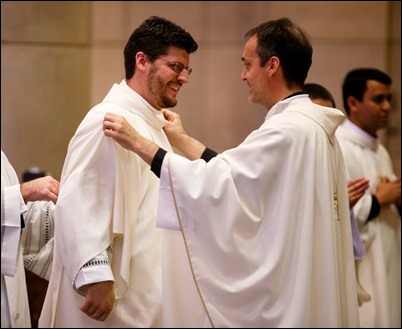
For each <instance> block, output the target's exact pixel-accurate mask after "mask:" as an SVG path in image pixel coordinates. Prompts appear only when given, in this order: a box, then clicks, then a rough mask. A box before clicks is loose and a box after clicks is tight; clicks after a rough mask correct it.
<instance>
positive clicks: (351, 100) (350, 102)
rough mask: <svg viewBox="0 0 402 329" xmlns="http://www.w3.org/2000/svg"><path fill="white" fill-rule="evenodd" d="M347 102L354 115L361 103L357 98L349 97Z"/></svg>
mask: <svg viewBox="0 0 402 329" xmlns="http://www.w3.org/2000/svg"><path fill="white" fill-rule="evenodd" d="M346 102H347V103H348V106H349V111H350V113H352V112H353V113H354V112H356V111H357V109H358V106H357V105H358V102H359V101H358V100H357V99H356V98H355V97H353V96H349V97H348V98H347V99H346Z"/></svg>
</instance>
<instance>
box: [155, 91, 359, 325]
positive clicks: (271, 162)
mask: <svg viewBox="0 0 402 329" xmlns="http://www.w3.org/2000/svg"><path fill="white" fill-rule="evenodd" d="M343 118H344V115H343V114H342V112H341V111H339V110H336V109H332V108H331V109H330V108H325V107H320V106H319V105H315V104H313V103H312V102H311V101H310V100H309V98H308V97H307V96H306V95H301V96H294V97H291V98H289V99H286V100H284V101H282V102H279V103H278V104H276V105H275V106H274V107H273V108H272V109H271V110H270V111H269V113H268V115H267V118H266V120H265V122H264V123H263V124H262V126H261V127H260V128H259V129H257V130H255V131H254V132H252V133H251V134H250V135H249V136H248V137H247V138H246V140H245V141H244V142H243V143H242V144H240V145H239V146H238V147H236V148H234V149H230V150H227V151H225V152H223V153H222V154H220V155H218V156H216V157H215V158H213V159H212V160H210V161H209V162H208V163H206V162H205V161H203V160H196V161H189V160H187V159H185V158H182V157H180V156H178V155H176V154H173V153H168V154H167V156H166V157H165V159H164V161H163V165H162V171H161V185H160V196H159V210H158V217H157V222H158V226H159V227H164V228H167V229H178V225H177V222H180V226H181V229H182V232H183V236H184V241H185V246H186V249H185V250H184V251H183V252H182V253H181V254H180V255H179V256H181V257H183V256H182V254H184V255H185V257H187V258H188V259H189V261H190V264H191V273H192V275H194V278H195V281H193V283H192V284H193V288H192V289H188V290H186V289H183V288H187V286H185V284H187V283H188V281H184V282H183V286H182V287H181V288H182V289H180V287H177V288H178V289H177V290H176V291H173V289H172V290H171V293H172V295H168V294H164V308H167V307H170V308H171V309H172V310H171V313H172V314H180V312H181V314H183V315H184V316H186V314H188V313H190V312H193V311H194V310H193V309H192V307H193V304H194V303H195V302H194V300H199V299H200V298H199V295H201V296H202V303H204V306H205V309H204V314H203V315H204V319H203V321H204V322H202V323H200V324H201V326H203V325H205V323H206V321H208V320H210V321H211V323H209V325H210V326H211V325H212V326H214V327H217V328H219V327H235V328H247V327H264V328H274V327H291V328H294V327H321V328H322V327H356V326H358V323H359V322H358V306H357V291H356V280H355V267H354V257H353V246H352V233H351V225H350V212H349V205H348V196H347V184H346V174H345V168H344V163H343V161H344V160H343V157H342V153H341V151H340V148H339V145H338V142H337V140H336V139H335V129H336V128H337V126H338V125H339V123H340V122H341V121H342V119H343ZM172 218H173V219H175V220H172ZM165 265H169V264H165ZM171 265H172V267H171V268H170V269H169V268H165V271H166V273H170V274H171V275H172V276H173V275H177V272H178V271H179V270H180V269H182V268H178V267H177V265H176V264H174V263H173V264H171ZM194 282H195V284H194ZM164 284H166V282H164ZM164 288H165V286H164ZM197 289H199V293H198V291H197ZM189 291H190V292H189ZM191 293H193V296H192V297H190V295H191ZM186 298H191V299H189V300H187V299H186ZM197 310H198V309H197ZM173 320H175V319H172V322H171V323H170V325H171V326H173V327H174V326H175V324H174V322H173ZM176 320H177V322H176V323H178V324H180V323H182V322H181V321H183V318H180V315H179V316H178V318H176Z"/></svg>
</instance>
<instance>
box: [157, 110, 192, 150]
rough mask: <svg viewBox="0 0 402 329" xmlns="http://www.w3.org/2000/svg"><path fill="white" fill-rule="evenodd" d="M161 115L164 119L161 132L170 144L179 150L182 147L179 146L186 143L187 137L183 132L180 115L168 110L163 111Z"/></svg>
mask: <svg viewBox="0 0 402 329" xmlns="http://www.w3.org/2000/svg"><path fill="white" fill-rule="evenodd" d="M162 113H163V115H164V117H165V119H166V123H165V125H164V127H163V130H164V131H165V134H166V136H167V137H168V139H169V142H170V144H171V145H172V146H173V147H176V148H178V149H180V148H181V147H182V146H181V145H182V144H183V143H185V142H186V137H187V136H188V134H187V132H186V131H185V130H184V127H183V124H182V122H181V118H180V115H179V114H178V113H176V112H173V111H171V110H168V109H163V110H162Z"/></svg>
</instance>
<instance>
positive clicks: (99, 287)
mask: <svg viewBox="0 0 402 329" xmlns="http://www.w3.org/2000/svg"><path fill="white" fill-rule="evenodd" d="M114 301H115V295H114V289H113V281H103V282H97V283H92V284H90V285H88V289H87V293H86V296H85V302H84V303H82V304H81V305H80V310H81V311H82V312H84V313H85V314H86V315H88V316H89V317H90V318H92V319H95V320H98V321H105V320H106V318H107V317H108V316H109V314H110V312H111V311H112V310H113V305H114Z"/></svg>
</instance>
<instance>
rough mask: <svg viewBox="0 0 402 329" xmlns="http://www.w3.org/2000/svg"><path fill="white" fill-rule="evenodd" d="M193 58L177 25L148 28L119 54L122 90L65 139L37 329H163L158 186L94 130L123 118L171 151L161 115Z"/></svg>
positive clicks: (150, 22)
mask: <svg viewBox="0 0 402 329" xmlns="http://www.w3.org/2000/svg"><path fill="white" fill-rule="evenodd" d="M197 48H198V45H197V43H196V42H195V41H194V39H193V38H192V36H191V35H190V34H189V33H188V32H186V31H185V30H184V29H183V28H181V27H179V26H178V25H176V24H174V23H172V22H170V21H168V20H166V19H164V18H161V17H150V18H149V19H147V20H145V21H144V22H143V23H142V24H141V25H140V26H139V27H138V28H137V29H135V30H134V32H133V33H132V35H131V36H130V38H129V40H128V42H127V44H126V46H125V49H124V63H125V71H126V76H125V80H123V81H122V82H121V83H120V84H114V85H113V87H112V88H111V90H110V91H109V93H108V94H107V95H106V97H105V99H104V100H103V102H102V103H100V104H98V105H96V106H95V107H94V108H92V109H91V110H90V111H89V112H88V114H87V115H86V117H85V118H84V120H83V121H82V122H81V124H80V125H79V127H78V129H77V131H76V133H75V135H74V136H73V138H72V139H71V141H70V144H69V147H68V152H67V156H66V159H65V163H64V167H63V171H62V176H61V193H60V196H59V199H58V204H57V207H56V210H55V216H56V220H57V221H58V223H60V225H57V228H56V230H55V251H54V260H53V271H52V275H51V279H50V282H49V288H48V291H47V295H46V299H45V303H44V306H43V310H42V314H41V318H40V321H39V326H40V327H48V328H49V327H76V328H83V327H91V328H94V327H99V326H102V327H107V328H111V327H120V328H121V327H131V328H133V327H140V328H146V327H161V326H162V325H163V323H162V260H161V259H162V239H161V234H162V231H161V230H159V229H157V228H156V213H157V207H156V205H157V200H158V191H159V179H158V178H157V177H155V176H154V175H153V173H152V172H150V171H149V170H148V168H147V165H146V164H145V163H144V162H143V161H142V160H141V159H140V158H139V157H138V156H137V155H135V154H134V153H132V152H128V151H127V150H125V149H124V148H122V147H121V146H120V145H118V144H117V143H115V142H114V141H113V140H111V139H109V138H106V137H105V136H104V134H103V131H102V128H101V126H102V121H103V118H104V116H105V113H107V112H112V113H117V114H120V115H122V116H124V117H125V118H126V119H127V120H128V122H130V124H131V125H133V126H134V127H135V128H136V129H138V130H139V131H141V133H142V134H144V135H145V136H147V137H148V138H149V139H150V140H152V141H154V142H155V143H158V144H159V145H162V146H163V147H164V148H165V149H167V150H169V151H171V150H172V148H171V146H170V144H169V142H168V139H167V137H166V135H165V133H164V131H163V126H164V124H165V119H164V116H163V114H162V112H161V109H163V108H170V107H174V106H175V105H176V104H177V100H176V97H177V94H178V92H179V91H180V89H181V87H183V85H184V84H186V83H188V82H189V75H190V73H191V69H190V68H189V63H190V54H192V53H194V52H195V51H196V50H197ZM64 219H66V220H67V221H68V223H63V222H64ZM99 321H103V323H100V322H99Z"/></svg>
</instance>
